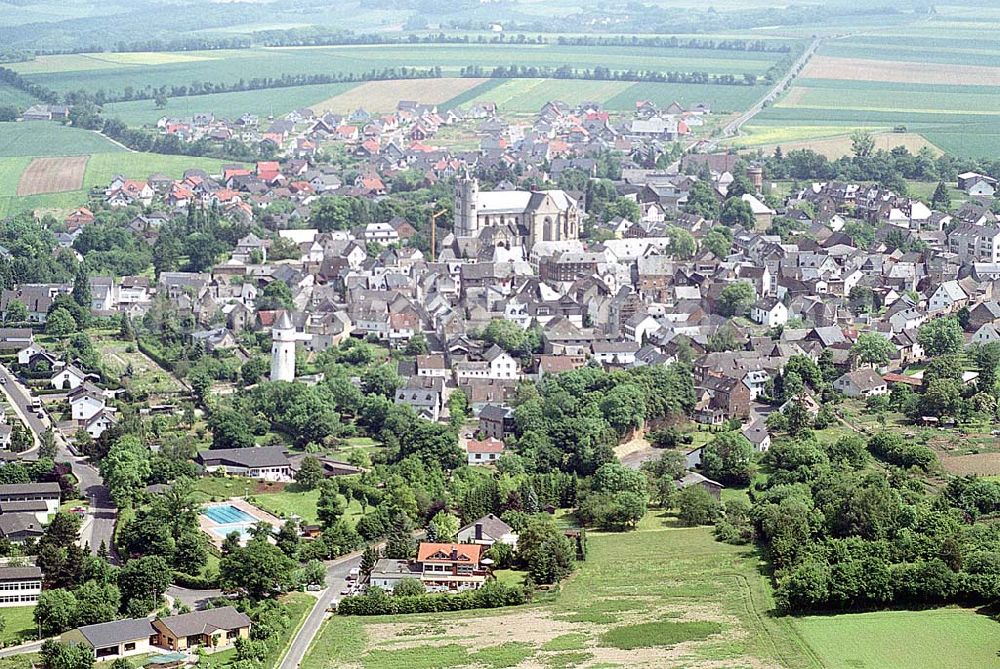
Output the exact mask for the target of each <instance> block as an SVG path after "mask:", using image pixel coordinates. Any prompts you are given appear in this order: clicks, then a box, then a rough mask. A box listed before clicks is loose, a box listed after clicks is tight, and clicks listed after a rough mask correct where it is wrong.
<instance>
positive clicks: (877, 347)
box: [851, 332, 896, 367]
mask: <svg viewBox="0 0 1000 669" xmlns="http://www.w3.org/2000/svg"><path fill="white" fill-rule="evenodd" d="M895 352H896V349H895V347H893V345H892V343H891V342H890V341H889V340H888V339H886V338H885V337H884V336H882V335H881V334H879V333H877V332H862V333H861V334H860V335H858V339H857V341H855V342H854V346H852V347H851V355H853V356H854V357H855V359H857V361H858V362H859V363H861V364H863V365H872V366H873V367H881V366H883V365H887V364H889V360H891V359H892V356H893V354H894V353H895Z"/></svg>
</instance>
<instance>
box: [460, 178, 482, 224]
mask: <svg viewBox="0 0 1000 669" xmlns="http://www.w3.org/2000/svg"><path fill="white" fill-rule="evenodd" d="M478 210H479V181H478V180H477V179H474V178H472V177H471V176H469V174H468V173H466V174H465V175H464V176H462V177H460V178H459V180H458V184H457V187H456V189H455V236H456V237H475V236H476V235H478V234H479V211H478Z"/></svg>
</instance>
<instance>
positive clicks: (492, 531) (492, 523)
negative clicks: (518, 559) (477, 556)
mask: <svg viewBox="0 0 1000 669" xmlns="http://www.w3.org/2000/svg"><path fill="white" fill-rule="evenodd" d="M456 540H457V541H458V542H459V543H462V544H482V545H484V546H492V545H493V544H495V543H497V542H499V543H502V544H507V545H508V546H511V547H517V532H515V531H514V528H513V527H511V526H510V525H508V524H507V523H505V522H503V521H502V520H500V519H499V518H497V517H496V516H494V515H493V514H492V513H488V514H486V515H485V516H483V517H482V518H479V519H477V520H474V521H473V522H471V523H469V524H468V525H466V526H465V527H463V528H461V529H460V530H459V531H458V535H457V536H456Z"/></svg>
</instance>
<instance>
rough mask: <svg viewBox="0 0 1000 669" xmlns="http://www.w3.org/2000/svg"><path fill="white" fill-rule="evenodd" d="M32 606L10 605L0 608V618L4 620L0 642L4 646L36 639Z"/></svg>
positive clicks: (33, 608)
mask: <svg viewBox="0 0 1000 669" xmlns="http://www.w3.org/2000/svg"><path fill="white" fill-rule="evenodd" d="M34 615H35V607H34V606H11V607H5V608H4V609H2V610H0V618H2V619H3V621H4V628H3V632H0V643H2V644H3V645H4V646H12V645H14V644H18V643H23V642H25V641H30V640H31V639H36V638H37V636H35V635H36V632H37V629H38V628H37V627H35V618H34Z"/></svg>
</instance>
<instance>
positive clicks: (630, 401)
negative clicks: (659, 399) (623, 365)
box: [600, 383, 646, 435]
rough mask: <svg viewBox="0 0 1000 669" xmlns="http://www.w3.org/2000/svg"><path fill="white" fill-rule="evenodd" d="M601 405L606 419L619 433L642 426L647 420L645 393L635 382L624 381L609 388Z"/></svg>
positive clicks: (622, 433)
mask: <svg viewBox="0 0 1000 669" xmlns="http://www.w3.org/2000/svg"><path fill="white" fill-rule="evenodd" d="M600 407H601V413H602V414H604V419H605V420H606V421H608V423H609V424H610V425H611V427H613V428H614V429H615V431H616V432H617V433H618V434H619V435H624V434H625V433H627V432H628V431H629V430H635V429H637V428H639V427H642V423H643V421H644V420H646V401H645V397H644V393H643V390H642V388H640V387H639V385H638V384H635V383H622V384H619V385H617V386H615V387H614V388H612V389H611V390H609V391H608V392H607V393H606V394H605V395H604V398H603V399H602V400H601V404H600Z"/></svg>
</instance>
